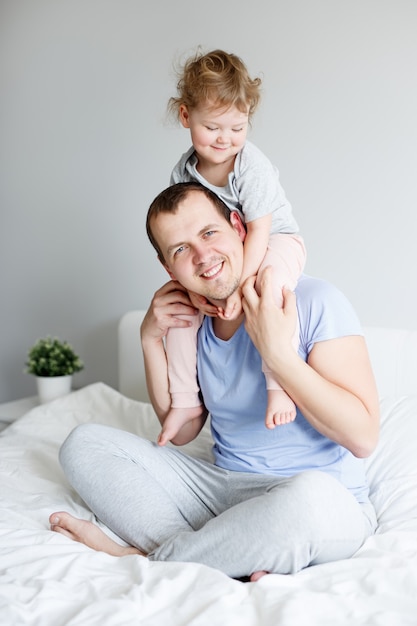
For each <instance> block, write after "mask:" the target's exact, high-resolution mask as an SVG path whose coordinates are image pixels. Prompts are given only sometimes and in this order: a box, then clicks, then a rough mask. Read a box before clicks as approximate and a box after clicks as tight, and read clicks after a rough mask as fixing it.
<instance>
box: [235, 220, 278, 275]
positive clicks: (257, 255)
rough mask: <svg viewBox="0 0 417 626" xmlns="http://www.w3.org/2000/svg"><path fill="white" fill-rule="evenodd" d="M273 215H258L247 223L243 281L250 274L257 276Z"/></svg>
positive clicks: (264, 252)
mask: <svg viewBox="0 0 417 626" xmlns="http://www.w3.org/2000/svg"><path fill="white" fill-rule="evenodd" d="M271 224H272V215H271V214H270V213H269V214H268V215H264V216H263V217H258V218H257V219H256V220H253V222H248V223H247V224H246V237H245V242H244V244H243V253H244V256H243V270H242V279H241V283H243V282H244V281H245V280H246V279H247V278H248V277H249V276H255V274H257V273H258V270H259V267H260V265H261V263H262V261H263V260H264V257H265V255H266V250H267V247H268V240H269V237H270V230H271Z"/></svg>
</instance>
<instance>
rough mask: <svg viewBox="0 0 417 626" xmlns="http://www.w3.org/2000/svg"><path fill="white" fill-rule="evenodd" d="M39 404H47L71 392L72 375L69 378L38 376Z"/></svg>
mask: <svg viewBox="0 0 417 626" xmlns="http://www.w3.org/2000/svg"><path fill="white" fill-rule="evenodd" d="M36 384H37V388H38V396H39V402H40V403H41V404H45V403H46V402H50V401H51V400H55V398H60V397H61V396H65V395H67V394H68V393H70V391H71V386H72V374H69V375H68V376H36Z"/></svg>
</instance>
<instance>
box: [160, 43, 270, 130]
mask: <svg viewBox="0 0 417 626" xmlns="http://www.w3.org/2000/svg"><path fill="white" fill-rule="evenodd" d="M261 82H262V81H261V79H260V78H254V79H252V78H251V77H250V76H249V72H248V70H247V68H246V66H245V64H244V63H243V61H242V60H241V59H240V58H239V57H238V56H236V55H235V54H229V53H227V52H224V51H223V50H213V51H212V52H208V53H207V54H202V53H201V52H197V53H196V54H195V55H194V56H193V57H191V58H189V59H188V60H187V61H185V63H184V65H183V66H182V67H181V68H180V70H179V71H178V82H177V93H178V95H177V96H176V97H172V98H170V99H169V101H168V112H169V113H170V114H171V115H172V116H173V117H175V118H176V119H178V118H179V110H180V106H181V105H185V106H186V107H187V108H188V109H189V110H192V109H196V108H198V107H199V106H201V105H209V106H210V107H211V106H212V107H213V108H218V107H220V108H222V107H224V108H225V109H228V108H229V107H231V106H235V107H236V108H237V109H238V110H239V111H242V112H244V113H246V112H247V111H249V119H250V118H251V116H252V115H253V113H254V112H255V110H256V107H257V106H258V103H259V100H260V97H261V93H260V91H261V90H260V86H261Z"/></svg>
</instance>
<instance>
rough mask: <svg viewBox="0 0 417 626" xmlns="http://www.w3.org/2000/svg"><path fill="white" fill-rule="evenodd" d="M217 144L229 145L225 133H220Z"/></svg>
mask: <svg viewBox="0 0 417 626" xmlns="http://www.w3.org/2000/svg"><path fill="white" fill-rule="evenodd" d="M217 143H222V144H223V143H227V133H225V132H224V131H222V132H220V133H219V134H218V135H217Z"/></svg>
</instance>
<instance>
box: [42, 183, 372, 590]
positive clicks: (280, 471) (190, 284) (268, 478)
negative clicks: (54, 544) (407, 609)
mask: <svg viewBox="0 0 417 626" xmlns="http://www.w3.org/2000/svg"><path fill="white" fill-rule="evenodd" d="M148 232H149V235H150V239H151V241H152V243H153V245H154V246H155V248H156V250H157V252H158V256H159V258H160V260H161V261H162V263H163V264H164V266H165V267H166V269H167V271H168V273H169V275H170V277H171V278H172V281H170V282H169V283H167V284H166V285H164V286H163V287H162V288H161V289H159V290H158V291H157V292H156V294H155V296H154V298H153V300H152V303H151V306H150V308H149V310H148V312H147V315H146V317H145V319H144V322H143V324H142V329H141V336H142V346H143V352H144V358H145V366H146V373H147V383H148V389H149V394H150V398H151V401H152V404H153V406H154V409H155V412H156V414H157V416H158V418H159V420H160V422H161V424H162V425H163V423H164V418H165V416H166V415H167V413H168V411H169V408H170V397H169V392H168V383H167V364H166V357H165V350H164V343H163V340H164V337H165V335H166V333H167V331H168V329H169V328H171V327H173V326H176V327H178V326H180V327H181V326H182V327H184V326H186V325H187V324H188V323H189V322H187V320H186V319H184V317H183V315H184V314H186V315H187V314H188V315H192V314H196V312H195V310H194V309H193V308H192V307H191V306H190V302H189V299H188V296H187V292H186V290H190V291H193V292H194V293H197V294H200V295H202V296H204V297H205V298H207V299H208V300H210V301H211V302H214V303H216V305H218V306H219V307H220V308H221V307H222V304H223V302H224V300H225V299H226V298H227V297H228V295H230V293H232V292H233V291H234V290H236V289H237V288H238V287H239V285H240V276H241V271H242V264H243V241H244V239H245V228H244V226H243V224H242V222H241V221H240V218H239V216H238V215H237V214H236V213H229V211H228V209H227V207H225V206H224V205H223V203H222V202H221V201H220V200H219V199H218V198H217V196H215V195H214V194H213V193H212V192H211V191H209V190H207V189H205V188H204V187H202V186H200V185H198V184H195V183H183V184H178V185H174V186H172V187H170V188H168V189H166V190H165V191H164V192H162V193H161V194H160V195H159V196H158V197H157V198H156V199H155V200H154V202H153V203H152V205H151V207H150V210H149V213H148ZM272 281H273V276H272V275H271V271H268V270H267V271H266V272H265V273H264V275H263V276H262V277H261V280H260V295H258V294H257V292H256V290H255V288H254V283H255V278H252V279H249V280H248V281H246V283H245V284H244V285H243V288H242V293H243V303H242V304H243V311H244V314H243V313H242V315H241V316H240V317H239V318H238V319H236V320H232V321H230V320H225V319H222V318H221V317H213V318H211V317H206V318H204V321H203V324H202V327H201V329H200V331H199V338H198V375H199V383H200V387H201V391H202V395H203V401H204V406H205V410H204V412H203V413H202V414H201V415H199V416H197V417H196V418H194V419H193V420H192V421H190V422H188V423H186V424H184V426H183V427H182V428H181V429H180V430H179V431H178V433H177V434H175V436H174V437H173V439H172V441H173V443H175V444H177V445H182V444H184V443H187V442H189V441H191V440H192V439H193V438H195V437H196V436H197V434H198V433H199V432H200V430H201V428H202V427H203V425H204V422H205V420H206V418H207V413H208V412H209V413H210V419H211V428H212V434H213V439H214V448H213V451H214V457H215V464H214V465H211V464H208V463H206V462H203V461H199V460H196V459H191V458H189V457H187V456H186V455H184V454H182V453H181V451H180V450H178V449H170V448H165V447H158V446H157V445H156V444H153V443H151V442H147V441H144V440H141V439H139V438H138V437H135V436H133V435H131V434H130V433H125V432H120V431H117V430H115V429H110V428H107V427H104V426H100V425H92V424H86V425H83V426H80V427H78V428H77V429H75V431H73V433H72V434H71V435H70V436H69V438H68V439H67V441H66V442H65V443H64V445H63V447H62V450H61V455H60V458H61V462H62V464H63V467H64V470H65V472H66V474H67V477H68V478H69V480H70V481H71V483H72V484H73V486H74V487H75V488H76V489H77V491H78V492H79V493H80V495H81V497H82V498H83V499H84V501H85V502H87V503H88V505H89V506H90V508H91V509H92V510H93V511H94V513H95V514H96V516H97V517H98V518H100V519H101V520H102V521H103V522H104V523H105V524H106V525H107V526H108V527H109V528H111V529H112V530H113V531H114V532H115V533H116V534H117V535H118V536H120V537H122V538H123V539H124V540H125V541H126V542H127V543H128V544H129V546H128V547H123V546H120V545H119V544H117V543H115V542H113V540H111V539H110V538H108V537H107V536H105V535H104V534H103V533H102V532H101V531H100V530H99V529H98V528H97V527H96V526H94V525H93V524H91V523H90V522H85V521H82V520H77V519H75V518H73V517H72V516H70V515H69V514H67V513H54V514H53V515H51V518H50V520H51V525H52V529H53V530H56V531H58V532H62V533H63V534H66V535H68V536H70V537H72V538H74V539H76V540H78V541H82V542H84V543H86V544H87V545H90V547H92V548H95V549H101V550H105V551H108V552H110V553H111V554H116V555H117V554H120V555H122V554H126V553H132V552H136V553H138V554H142V555H145V554H146V555H147V556H148V558H150V559H151V560H164V561H167V560H176V561H197V562H200V563H204V564H206V565H209V566H212V567H216V568H218V569H221V570H222V571H224V572H225V573H227V574H228V575H230V576H233V577H244V576H250V578H251V580H253V581H255V580H257V579H258V578H259V577H260V576H262V575H264V574H265V573H268V572H274V573H294V572H296V571H298V570H300V569H302V568H304V567H307V566H308V565H311V564H318V563H323V562H326V561H331V560H336V559H342V558H348V557H350V556H351V555H352V554H353V553H354V552H355V551H356V550H357V549H358V548H359V547H360V546H361V545H362V544H363V542H364V540H365V539H366V538H367V537H368V536H369V535H370V534H371V533H372V532H373V530H374V528H375V516H374V512H373V508H372V506H371V504H370V502H369V500H368V488H367V484H366V478H365V473H364V467H363V461H362V459H361V457H365V456H367V455H369V454H370V453H371V452H372V450H373V449H374V447H375V445H376V442H377V438H378V428H379V409H378V397H377V392H376V388H375V382H374V378H373V374H372V370H371V366H370V363H369V358H368V354H367V350H366V346H365V342H364V339H363V337H362V336H361V330H360V326H359V323H358V320H357V318H356V315H355V314H354V312H353V310H352V308H351V306H350V304H349V303H348V302H347V300H346V299H345V298H344V296H343V295H342V294H341V293H340V292H339V291H338V290H336V289H335V288H334V287H332V286H331V285H329V284H327V283H325V282H324V281H319V280H316V279H312V278H308V277H304V278H303V279H302V280H300V282H299V285H298V286H297V289H296V295H295V294H293V293H291V292H289V291H285V292H284V306H283V308H282V309H279V308H278V307H277V306H276V305H275V303H274V299H273V296H272ZM296 296H297V303H296V301H295V298H296ZM296 305H297V309H298V317H299V323H300V348H299V352H298V353H296V352H295V350H294V348H293V346H292V336H293V333H294V327H295V324H296ZM178 316H180V317H178ZM261 359H264V361H265V362H266V363H267V365H268V366H269V367H270V369H271V370H272V372H273V373H274V375H275V376H276V377H277V379H278V381H279V382H280V384H281V385H282V387H283V388H284V389H285V390H286V391H287V393H288V394H289V395H290V396H291V398H292V399H293V400H294V402H295V404H296V406H297V409H298V410H297V417H296V419H295V421H294V422H292V423H289V424H286V425H283V426H279V427H276V428H275V429H273V430H268V429H266V428H265V424H264V420H263V416H264V411H265V404H266V390H265V384H264V380H263V374H262V372H261ZM91 485H94V488H93V489H92V488H91Z"/></svg>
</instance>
